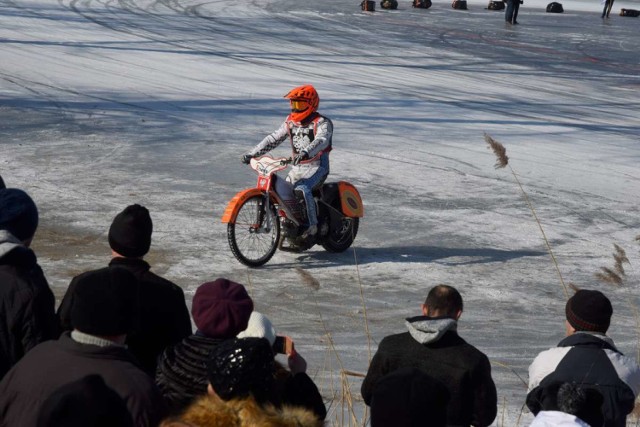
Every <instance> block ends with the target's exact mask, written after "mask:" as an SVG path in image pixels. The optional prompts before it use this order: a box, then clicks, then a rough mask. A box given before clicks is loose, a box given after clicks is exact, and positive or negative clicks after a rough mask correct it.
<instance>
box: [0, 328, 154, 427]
mask: <svg viewBox="0 0 640 427" xmlns="http://www.w3.org/2000/svg"><path fill="white" fill-rule="evenodd" d="M90 374H98V375H100V376H101V377H102V378H103V379H104V381H105V383H106V384H107V385H108V386H109V387H111V388H112V389H113V390H115V392H116V393H118V395H119V396H120V397H121V398H122V399H123V400H124V401H125V404H126V405H127V408H128V409H129V412H130V413H131V416H132V418H133V421H134V425H135V426H136V427H147V426H149V427H150V426H154V427H155V426H157V425H158V423H159V422H160V420H161V419H162V418H163V416H164V415H165V414H164V409H165V408H164V402H163V401H162V397H161V396H160V393H159V391H158V389H157V387H156V386H155V384H154V383H153V380H152V379H151V378H149V376H148V375H147V374H145V373H144V372H143V371H142V370H141V369H140V368H138V366H137V365H136V364H135V361H134V359H133V358H132V357H131V355H130V354H129V352H128V351H127V350H126V349H125V348H124V347H121V346H108V347H99V346H97V345H90V344H80V343H78V342H75V341H74V340H73V339H72V338H71V337H70V336H69V333H65V334H63V335H62V336H61V337H60V339H58V340H57V341H53V340H52V341H47V342H45V343H42V344H40V345H38V346H37V347H35V348H34V349H33V350H31V351H30V352H29V354H27V355H26V356H25V357H24V358H23V359H22V360H21V361H20V362H19V363H18V364H17V365H16V366H14V367H13V369H12V370H11V371H9V373H8V374H7V375H6V376H5V377H4V379H3V380H2V382H0V420H1V421H0V426H1V427H14V426H15V427H18V426H19V427H32V426H33V427H35V425H36V419H37V416H38V412H39V410H40V407H41V405H42V403H43V402H44V400H45V399H46V398H47V397H49V396H50V395H51V394H52V393H53V392H54V391H56V390H57V389H58V388H59V387H61V386H63V385H65V384H68V383H70V382H72V381H76V380H79V379H81V378H83V377H85V376H87V375H90Z"/></svg>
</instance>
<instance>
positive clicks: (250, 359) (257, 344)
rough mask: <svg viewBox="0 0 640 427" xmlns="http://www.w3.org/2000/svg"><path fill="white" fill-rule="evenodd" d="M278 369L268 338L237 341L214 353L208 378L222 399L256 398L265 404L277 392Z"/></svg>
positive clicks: (230, 342) (225, 342) (229, 342)
mask: <svg viewBox="0 0 640 427" xmlns="http://www.w3.org/2000/svg"><path fill="white" fill-rule="evenodd" d="M274 369H275V364H274V359H273V351H272V350H271V346H270V345H269V342H268V341H267V340H266V339H264V338H254V337H249V338H233V339H229V340H225V341H223V342H222V343H220V344H219V345H217V346H216V347H215V348H214V349H213V350H212V351H211V356H210V360H209V363H208V365H207V379H208V380H209V383H210V384H211V387H213V390H214V391H215V392H216V394H217V395H218V396H219V397H220V398H221V399H222V400H230V399H233V398H243V397H247V396H249V395H252V396H253V397H254V398H255V399H256V401H257V402H259V403H262V402H265V401H267V400H268V398H269V397H270V396H271V394H272V393H273V387H274V381H275V380H274Z"/></svg>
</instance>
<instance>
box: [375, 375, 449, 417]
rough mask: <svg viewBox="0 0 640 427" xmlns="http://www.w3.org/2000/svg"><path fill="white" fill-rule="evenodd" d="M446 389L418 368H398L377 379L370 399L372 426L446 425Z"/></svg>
mask: <svg viewBox="0 0 640 427" xmlns="http://www.w3.org/2000/svg"><path fill="white" fill-rule="evenodd" d="M449 399H450V394H449V391H448V390H447V387H446V386H445V385H444V384H443V383H442V382H440V381H438V380H436V379H435V378H432V377H431V376H429V375H427V374H426V373H424V372H422V371H420V370H419V369H417V368H401V369H398V370H395V371H393V372H391V373H389V374H387V375H385V376H384V377H382V378H380V379H379V380H378V382H376V385H375V386H374V388H373V394H372V397H371V427H387V426H394V427H419V426H424V425H425V420H426V419H428V421H429V422H428V425H429V426H430V427H445V426H446V425H447V404H448V403H449Z"/></svg>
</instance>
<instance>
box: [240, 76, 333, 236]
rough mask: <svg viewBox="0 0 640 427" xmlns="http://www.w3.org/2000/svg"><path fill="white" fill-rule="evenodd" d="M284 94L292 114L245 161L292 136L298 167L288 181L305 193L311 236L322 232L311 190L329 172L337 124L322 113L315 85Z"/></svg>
mask: <svg viewBox="0 0 640 427" xmlns="http://www.w3.org/2000/svg"><path fill="white" fill-rule="evenodd" d="M284 97H285V98H288V99H289V100H290V103H291V114H289V115H288V116H287V118H286V119H285V121H284V123H282V125H281V126H280V127H279V128H278V129H277V130H275V131H274V132H272V133H271V134H270V135H267V136H266V137H265V138H264V139H263V140H262V141H261V142H260V143H259V144H258V145H256V146H255V147H254V148H253V149H252V150H250V151H248V152H247V153H246V154H243V156H242V162H243V163H245V164H246V163H249V161H250V160H251V158H253V157H257V156H261V155H263V154H265V153H267V152H268V151H271V150H273V149H274V148H276V147H277V146H278V145H280V143H282V141H284V140H285V139H287V137H289V139H290V141H291V148H292V149H293V156H292V157H293V165H294V166H293V167H292V168H291V171H290V172H289V175H287V181H289V182H290V183H292V184H293V189H294V191H296V192H301V193H302V195H303V196H304V201H305V205H306V208H307V218H308V222H309V223H308V224H307V229H306V230H305V232H304V233H303V234H302V237H307V236H311V235H314V234H316V233H317V231H318V218H317V214H316V203H315V201H314V200H313V195H312V193H311V192H312V190H313V189H314V188H316V187H318V186H319V185H321V184H322V183H323V182H324V180H325V179H326V178H327V175H329V152H330V151H331V136H332V134H333V123H331V120H330V119H329V118H328V117H325V116H323V115H321V114H320V113H318V111H317V110H318V105H319V104H320V98H319V97H318V92H316V90H315V88H314V87H313V86H311V85H304V86H299V87H296V88H294V89H292V90H291V91H290V92H289V93H287V94H286V95H285V96H284Z"/></svg>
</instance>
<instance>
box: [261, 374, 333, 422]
mask: <svg viewBox="0 0 640 427" xmlns="http://www.w3.org/2000/svg"><path fill="white" fill-rule="evenodd" d="M274 374H275V378H276V382H275V387H276V390H275V393H274V396H272V399H271V401H272V403H273V404H275V405H276V406H278V407H279V406H281V405H288V406H297V407H302V408H306V409H308V410H310V411H312V412H313V413H314V414H315V415H316V416H317V417H318V419H320V420H324V419H325V418H326V417H327V407H326V406H325V404H324V400H323V399H322V395H321V394H320V391H319V390H318V387H317V386H316V384H315V383H314V382H313V380H312V379H311V377H310V376H309V375H307V374H306V373H304V372H298V373H296V374H293V373H292V372H291V371H289V370H288V369H286V368H285V367H284V366H282V365H281V364H280V363H278V362H276V370H275V373H274Z"/></svg>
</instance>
